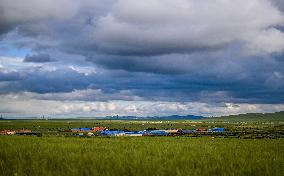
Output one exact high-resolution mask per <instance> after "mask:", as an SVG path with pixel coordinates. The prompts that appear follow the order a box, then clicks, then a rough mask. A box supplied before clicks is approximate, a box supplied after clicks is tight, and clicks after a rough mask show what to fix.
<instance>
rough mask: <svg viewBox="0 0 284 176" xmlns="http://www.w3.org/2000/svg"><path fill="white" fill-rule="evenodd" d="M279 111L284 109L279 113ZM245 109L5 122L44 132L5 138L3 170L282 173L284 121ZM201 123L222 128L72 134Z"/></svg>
mask: <svg viewBox="0 0 284 176" xmlns="http://www.w3.org/2000/svg"><path fill="white" fill-rule="evenodd" d="M278 115H279V114H278ZM249 117H251V118H248V116H247V115H243V116H242V117H241V118H239V119H238V117H236V116H230V117H222V118H221V119H216V120H214V119H215V118H210V119H208V120H197V121H189V120H179V121H139V120H137V121H123V120H112V121H111V120H48V121H46V120H0V130H2V129H10V130H20V129H30V130H35V131H40V132H42V134H43V135H42V136H41V137H28V136H0V175H3V176H10V175H11V176H15V175H17V176H37V175H50V176H53V175H56V176H61V175H65V176H69V175H70V176H73V175H74V176H77V175H86V176H88V175H94V176H96V175H118V176H120V175H122V176H128V175H129V176H130V175H135V176H136V175H138V176H139V175H143V176H148V175H161V176H162V175H183V176H184V175H189V176H195V175H196V176H197V175H198V176H203V175H210V176H212V175H257V176H259V175H273V176H277V175H279V176H280V175H283V173H284V170H283V168H284V119H283V116H275V118H271V119H270V118H267V117H258V116H257V115H254V116H252V114H250V115H249ZM94 126H105V127H108V128H109V129H128V130H132V131H134V130H143V129H147V128H156V129H166V128H182V129H195V128H199V127H208V128H209V127H224V128H225V130H226V132H224V133H220V134H193V135H188V136H180V137H138V138H135V137H134V138H133V137H119V138H115V137H93V138H77V137H71V135H70V133H67V132H66V130H68V129H70V128H73V127H94Z"/></svg>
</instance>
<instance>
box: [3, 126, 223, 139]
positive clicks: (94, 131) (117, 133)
mask: <svg viewBox="0 0 284 176" xmlns="http://www.w3.org/2000/svg"><path fill="white" fill-rule="evenodd" d="M222 132H225V129H224V128H219V127H215V128H197V129H192V130H183V129H165V130H160V129H146V130H143V131H129V130H127V129H123V130H109V129H107V128H106V127H93V128H86V127H82V128H71V129H70V130H65V131H64V133H65V134H69V135H71V136H76V137H95V136H114V137H122V136H125V137H128V136H129V137H139V136H182V135H186V134H194V133H198V134H208V133H222ZM0 135H19V136H42V133H41V132H40V131H31V130H28V129H23V130H18V131H13V130H1V131H0Z"/></svg>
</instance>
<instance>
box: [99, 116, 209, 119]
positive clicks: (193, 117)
mask: <svg viewBox="0 0 284 176" xmlns="http://www.w3.org/2000/svg"><path fill="white" fill-rule="evenodd" d="M203 118H205V117H203V116H195V115H184V116H181V115H170V116H147V117H137V116H107V117H105V118H104V119H109V120H198V119H203Z"/></svg>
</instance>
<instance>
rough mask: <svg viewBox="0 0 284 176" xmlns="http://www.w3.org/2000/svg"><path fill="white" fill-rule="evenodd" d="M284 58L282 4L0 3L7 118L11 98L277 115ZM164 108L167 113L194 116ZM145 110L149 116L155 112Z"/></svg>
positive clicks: (1, 83)
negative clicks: (200, 106) (236, 107)
mask: <svg viewBox="0 0 284 176" xmlns="http://www.w3.org/2000/svg"><path fill="white" fill-rule="evenodd" d="M31 9H32V10H31ZM283 53H284V3H283V2H282V1H281V0H250V1H246V0H235V1H230V0H214V1H212V0H203V1H195V0H176V1H172V0H144V1H139V2H138V1H135V0H105V1H101V0H80V1H75V0H42V1H40V2H38V1H37V0H26V1H25V2H23V1H20V0H2V1H1V2H0V97H1V98H5V100H6V101H7V104H9V107H8V106H5V107H6V109H7V112H8V111H9V112H10V111H12V110H13V108H12V109H11V105H12V102H13V103H15V102H17V101H19V102H20V101H21V100H20V99H13V98H12V97H13V96H16V97H17V96H20V97H22V99H25V101H29V102H31V104H32V102H41V103H43V104H46V106H49V107H50V108H52V107H53V106H52V105H51V104H52V103H55V104H57V103H58V106H62V107H63V106H64V102H66V105H68V106H71V105H72V103H74V106H76V107H77V106H81V104H82V103H83V104H84V103H86V104H92V103H95V104H96V103H97V104H99V103H103V104H107V103H108V102H114V101H115V102H116V104H119V103H118V102H120V103H121V102H124V103H126V102H127V103H128V104H129V105H131V104H134V105H137V107H140V106H142V105H141V102H147V103H148V105H145V107H147V108H150V105H152V104H155V103H158V104H163V102H165V103H166V104H167V103H169V104H175V105H177V104H183V103H186V104H190V103H194V104H195V105H196V106H198V104H203V105H204V106H205V105H206V106H210V107H211V108H209V109H210V111H212V114H222V113H221V112H223V113H229V112H227V110H228V111H229V110H230V108H229V109H228V107H226V108H225V109H226V110H224V111H223V110H222V111H220V113H217V112H215V111H214V108H216V109H218V106H219V105H220V104H226V103H232V104H234V103H236V104H238V105H240V107H242V109H240V110H238V111H235V112H233V110H231V111H232V113H237V112H246V111H249V110H248V109H246V108H244V107H245V106H249V105H252V106H254V107H256V108H259V110H257V109H254V110H255V111H258V112H262V111H264V110H263V109H265V111H269V110H268V109H269V108H267V107H268V106H269V105H271V109H275V108H273V107H276V106H277V107H278V109H279V107H282V105H281V104H284V69H283V68H284V60H283V59H284V54H283ZM9 99H10V103H8V102H9ZM50 102H52V103H50ZM78 102H80V103H79V104H80V105H78ZM127 103H126V104H127ZM147 103H145V104H147ZM122 104H123V103H122ZM216 104H217V105H216ZM261 104H263V106H261ZM21 106H23V105H22V104H21ZM125 106H127V105H125ZM143 106H144V105H143ZM264 106H265V108H263V107H264ZM3 107H4V106H3ZM137 107H136V109H137ZM166 107H167V108H165V110H164V111H163V112H161V114H162V113H165V112H167V113H168V114H171V113H178V112H179V111H180V112H188V113H190V112H189V110H190V109H192V108H189V107H188V106H185V109H186V108H187V110H180V109H179V110H177V111H174V110H171V108H170V106H166ZM147 108H144V109H143V108H142V109H143V111H144V112H145V114H146V113H149V114H150V113H151V112H152V113H155V114H157V113H158V109H159V108H158V109H157V112H156V110H155V111H154V110H149V111H148V110H147ZM32 109H33V108H32ZM47 109H48V108H47ZM75 109H76V108H75ZM126 109H127V108H126ZM126 109H125V108H121V109H119V110H125V112H128V111H127V110H126ZM130 109H131V108H130ZM134 109H135V108H134ZM166 109H167V110H166ZM193 109H194V108H193ZM33 110H34V109H33ZM77 110H78V111H81V110H82V109H80V108H79V109H77ZM202 110H204V111H206V110H205V108H203V109H202ZM1 111H3V112H4V111H5V108H2V110H0V113H1ZM106 111H107V110H106ZM143 111H142V110H141V111H139V113H142V112H143ZM96 112H97V111H91V112H90V113H94V114H96ZM196 112H197V111H196ZM249 112H251V111H249ZM37 113H39V112H37ZM65 113H67V112H65ZM75 113H76V110H72V111H70V114H75ZM105 113H106V112H105ZM113 113H116V111H115V112H113ZM129 113H130V112H129ZM139 113H138V111H137V114H139ZM198 113H202V112H201V110H199V111H198ZM29 114H32V110H31V111H30V112H29ZM58 114H60V113H58ZM63 114H64V113H63ZM106 114H107V113H106ZM206 114H210V113H209V112H208V111H207V112H206Z"/></svg>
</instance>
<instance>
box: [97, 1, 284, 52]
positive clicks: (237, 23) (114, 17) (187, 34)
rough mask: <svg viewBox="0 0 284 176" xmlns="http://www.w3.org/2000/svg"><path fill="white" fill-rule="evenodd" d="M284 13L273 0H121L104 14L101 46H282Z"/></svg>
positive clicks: (176, 48)
mask: <svg viewBox="0 0 284 176" xmlns="http://www.w3.org/2000/svg"><path fill="white" fill-rule="evenodd" d="M283 24H284V15H283V13H282V12H281V11H279V10H278V9H277V7H276V6H273V4H272V3H271V2H270V1H269V0H250V1H247V0H235V1H231V0H215V1H212V0H204V1H195V0H176V1H172V0H144V1H138V2H137V1H136V0H119V1H118V2H117V3H116V4H115V5H114V8H113V10H112V11H111V12H110V13H109V14H108V15H107V16H104V17H102V18H101V19H100V21H99V22H98V24H97V27H96V29H95V33H94V35H95V40H98V46H99V48H100V49H101V50H102V51H105V52H110V53H118V54H125V55H127V54H133V55H139V54H141V55H142V54H144V55H147V54H149V55H154V54H167V53H172V52H173V53H183V52H192V51H195V50H199V49H201V50H204V49H206V48H208V49H210V48H218V47H223V46H224V45H227V44H230V43H232V42H240V43H245V46H249V49H253V50H254V51H255V50H257V51H258V50H259V51H262V52H265V53H274V52H282V51H283V50H284V34H283V33H282V32H281V31H279V30H276V29H275V28H273V26H277V25H283Z"/></svg>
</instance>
